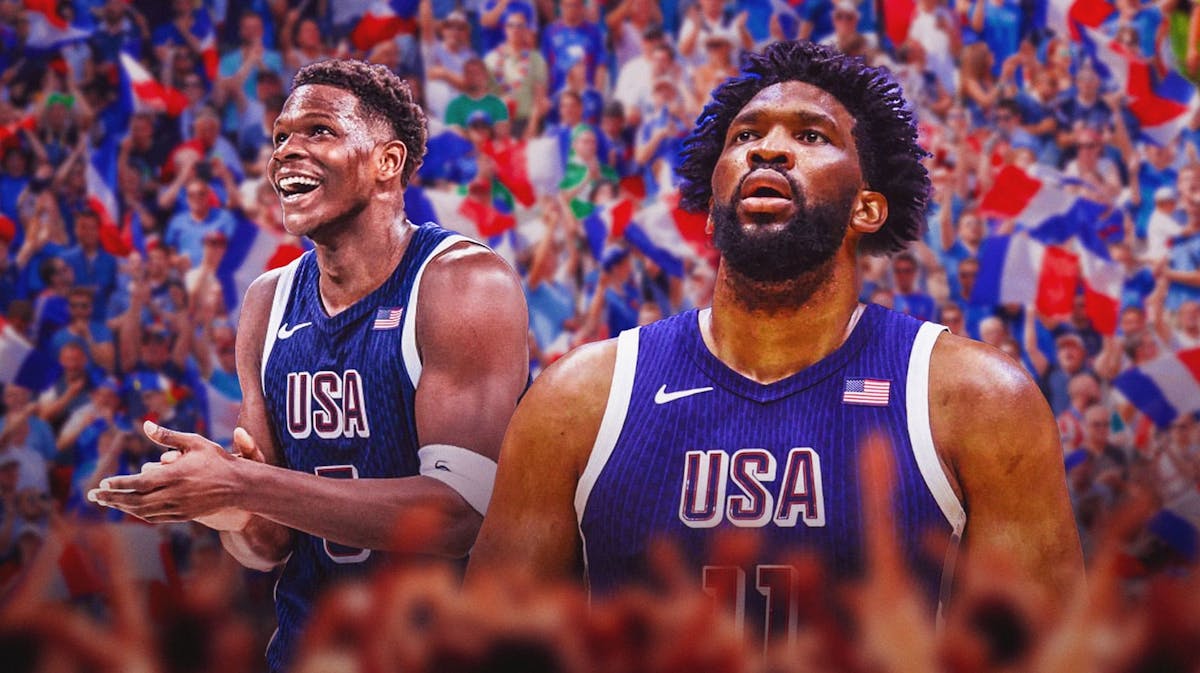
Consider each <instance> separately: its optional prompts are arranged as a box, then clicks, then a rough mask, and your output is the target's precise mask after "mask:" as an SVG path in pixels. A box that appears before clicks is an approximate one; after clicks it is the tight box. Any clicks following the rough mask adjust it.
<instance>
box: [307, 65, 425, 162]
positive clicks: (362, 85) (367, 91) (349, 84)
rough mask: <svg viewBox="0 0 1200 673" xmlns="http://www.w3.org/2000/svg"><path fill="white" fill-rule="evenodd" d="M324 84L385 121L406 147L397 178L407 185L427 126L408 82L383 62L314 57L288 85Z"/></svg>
mask: <svg viewBox="0 0 1200 673" xmlns="http://www.w3.org/2000/svg"><path fill="white" fill-rule="evenodd" d="M306 84H325V85H328V86H335V87H337V88H339V89H344V90H346V91H349V92H350V93H352V94H354V95H355V96H356V97H357V98H358V105H359V113H360V114H361V115H362V116H363V117H366V118H369V119H377V120H379V121H382V122H385V123H386V124H387V125H388V126H390V127H391V129H392V132H393V133H395V134H396V139H397V140H399V141H400V142H402V143H404V146H405V147H407V148H408V156H406V157H405V158H404V170H403V171H402V173H401V176H400V177H401V182H403V184H405V185H407V184H408V181H409V180H410V179H411V178H412V176H413V174H414V173H416V172H417V169H418V168H420V166H421V162H422V161H423V160H424V158H425V139H426V138H427V136H428V133H429V131H428V129H427V127H426V124H425V113H424V111H422V110H421V106H420V105H417V103H416V101H415V100H414V99H413V95H412V91H411V90H410V89H409V88H408V83H407V82H405V81H404V80H403V79H401V78H400V77H399V76H398V75H396V73H394V72H392V71H391V70H389V69H388V68H387V67H386V66H383V65H379V64H372V63H366V62H364V61H356V60H352V59H332V60H328V61H318V62H316V63H310V64H309V65H306V66H304V67H303V68H301V69H300V71H299V72H297V73H296V76H295V77H294V78H292V89H293V90H295V89H298V88H300V87H302V86H304V85H306Z"/></svg>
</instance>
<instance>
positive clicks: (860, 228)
mask: <svg viewBox="0 0 1200 673" xmlns="http://www.w3.org/2000/svg"><path fill="white" fill-rule="evenodd" d="M887 216H888V203H887V197H885V196H884V195H883V194H880V193H879V192H873V191H871V190H869V189H864V190H862V191H860V192H859V193H858V202H857V203H856V204H855V205H854V212H853V213H852V214H851V215H850V228H851V229H853V230H854V231H856V232H858V233H859V234H861V235H863V236H866V235H867V234H873V233H875V232H877V231H879V229H880V228H881V227H883V223H884V222H887Z"/></svg>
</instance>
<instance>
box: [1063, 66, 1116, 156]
mask: <svg viewBox="0 0 1200 673" xmlns="http://www.w3.org/2000/svg"><path fill="white" fill-rule="evenodd" d="M1100 84H1101V82H1100V75H1098V74H1097V73H1096V70H1095V68H1093V67H1092V66H1091V65H1090V64H1086V65H1083V66H1080V68H1079V69H1078V71H1076V73H1075V78H1074V87H1073V90H1072V91H1070V92H1067V93H1065V94H1064V95H1063V97H1062V98H1061V99H1060V100H1059V103H1058V107H1057V108H1056V109H1055V122H1056V124H1057V125H1058V146H1059V148H1060V149H1061V150H1062V152H1063V154H1064V156H1066V157H1068V158H1070V157H1072V156H1074V152H1075V151H1076V150H1077V147H1076V145H1077V144H1078V143H1079V142H1080V141H1081V140H1085V139H1092V138H1093V137H1094V136H1093V135H1091V134H1086V133H1085V134H1082V135H1081V134H1080V132H1079V130H1080V129H1081V128H1087V129H1089V130H1091V131H1092V132H1094V133H1096V134H1099V133H1101V132H1103V131H1106V130H1109V129H1111V128H1112V125H1113V110H1112V108H1110V107H1109V106H1108V103H1106V102H1104V100H1103V99H1102V98H1101V97H1100Z"/></svg>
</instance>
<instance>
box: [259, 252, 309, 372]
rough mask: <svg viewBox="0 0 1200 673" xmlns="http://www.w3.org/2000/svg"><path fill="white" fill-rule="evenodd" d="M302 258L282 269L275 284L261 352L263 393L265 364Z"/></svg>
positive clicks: (281, 321) (281, 322)
mask: <svg viewBox="0 0 1200 673" xmlns="http://www.w3.org/2000/svg"><path fill="white" fill-rule="evenodd" d="M304 257H305V256H304V255H301V256H299V257H297V258H296V259H294V260H292V262H291V263H290V264H288V265H287V266H285V267H283V270H282V271H281V272H280V274H279V280H278V281H277V282H276V283H275V299H274V300H272V302H271V317H270V318H268V319H267V334H266V340H265V341H264V343H263V352H262V376H261V380H262V388H263V390H264V391H265V390H266V389H267V362H268V361H269V360H270V358H271V350H272V349H273V348H274V347H275V338H276V334H277V333H278V332H279V326H280V325H282V324H283V314H284V311H286V310H287V305H288V299H290V298H291V296H292V285H293V284H294V283H295V281H296V270H297V269H299V268H300V260H302V259H304ZM285 336H286V335H285Z"/></svg>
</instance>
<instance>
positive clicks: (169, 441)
mask: <svg viewBox="0 0 1200 673" xmlns="http://www.w3.org/2000/svg"><path fill="white" fill-rule="evenodd" d="M142 430H143V431H144V432H145V433H146V436H147V437H149V438H150V441H152V442H154V443H155V444H158V445H159V446H162V447H165V448H168V449H179V450H180V451H195V450H198V449H205V448H211V447H216V446H217V445H216V444H214V443H213V442H211V441H209V440H208V439H206V438H204V437H201V436H200V435H197V434H195V433H193V432H179V431H177V430H171V429H169V428H164V427H162V426H161V425H159V424H157V423H155V422H154V421H146V422H145V423H143V424H142ZM217 448H220V447H217Z"/></svg>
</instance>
